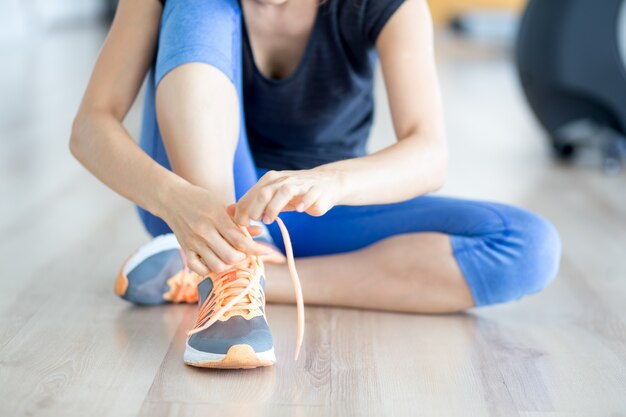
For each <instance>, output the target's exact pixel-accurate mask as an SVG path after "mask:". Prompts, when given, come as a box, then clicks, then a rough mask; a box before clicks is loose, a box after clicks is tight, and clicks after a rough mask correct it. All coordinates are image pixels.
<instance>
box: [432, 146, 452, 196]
mask: <svg viewBox="0 0 626 417" xmlns="http://www.w3.org/2000/svg"><path fill="white" fill-rule="evenodd" d="M433 159H434V160H435V161H436V162H435V165H434V167H433V168H434V169H433V173H432V177H431V190H430V192H435V191H439V190H440V189H441V188H443V186H444V185H445V183H446V180H447V179H448V149H447V147H446V146H445V144H442V145H439V146H437V149H436V151H435V157H434V158H433Z"/></svg>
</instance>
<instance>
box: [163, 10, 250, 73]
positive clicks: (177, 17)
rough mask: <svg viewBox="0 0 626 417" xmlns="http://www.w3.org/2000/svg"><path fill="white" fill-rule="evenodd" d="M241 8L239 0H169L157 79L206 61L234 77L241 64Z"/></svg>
mask: <svg viewBox="0 0 626 417" xmlns="http://www.w3.org/2000/svg"><path fill="white" fill-rule="evenodd" d="M240 61H241V8H240V6H239V3H238V1H237V0H211V1H204V0H168V1H167V2H166V5H165V9H164V10H163V16H162V18H161V31H160V35H159V47H158V51H157V58H156V71H155V83H156V84H157V85H158V84H159V82H160V81H161V79H162V78H163V77H164V76H165V75H166V74H168V73H169V72H170V71H172V70H173V69H175V68H177V67H179V66H181V65H184V64H188V63H192V62H198V63H206V64H209V65H212V66H214V67H216V68H217V69H219V70H220V71H221V72H223V73H224V74H225V75H226V76H227V77H228V78H229V79H230V80H231V81H233V82H234V80H235V79H237V78H238V77H239V75H240V74H239V71H240V66H241V62H240Z"/></svg>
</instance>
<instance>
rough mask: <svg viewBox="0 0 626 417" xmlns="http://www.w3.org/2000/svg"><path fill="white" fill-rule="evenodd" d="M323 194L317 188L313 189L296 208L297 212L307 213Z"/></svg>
mask: <svg viewBox="0 0 626 417" xmlns="http://www.w3.org/2000/svg"><path fill="white" fill-rule="evenodd" d="M321 195H322V192H321V190H320V189H319V188H317V187H311V189H310V190H309V191H308V192H307V193H306V194H305V195H304V196H303V197H302V201H300V203H298V205H297V206H296V211H299V212H305V211H307V210H308V209H309V208H310V207H311V206H312V205H313V204H315V202H316V201H317V200H319V199H320V197H321Z"/></svg>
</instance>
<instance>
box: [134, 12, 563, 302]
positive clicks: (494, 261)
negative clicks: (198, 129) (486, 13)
mask: <svg viewBox="0 0 626 417" xmlns="http://www.w3.org/2000/svg"><path fill="white" fill-rule="evenodd" d="M190 62H202V63H206V64H209V65H212V66H214V67H216V68H218V69H219V70H221V71H223V72H224V74H226V75H227V76H228V77H229V78H230V80H231V81H232V82H233V84H234V85H235V86H236V88H237V91H238V93H239V97H240V100H242V89H241V79H242V55H241V13H240V9H239V5H238V3H237V0H213V1H204V0H168V1H167V2H166V7H165V10H164V13H163V18H162V23H161V34H160V40H159V49H158V54H157V59H156V63H155V66H154V68H153V69H152V71H151V73H150V76H149V79H148V84H147V93H146V100H145V109H144V118H143V125H142V135H141V141H140V142H141V146H142V148H143V149H144V150H145V151H146V152H147V153H148V154H149V155H151V156H152V157H153V158H154V159H155V160H156V161H157V162H158V163H160V164H161V165H163V166H165V167H167V168H169V162H168V160H167V155H166V153H165V149H164V147H163V142H162V140H161V136H160V133H159V129H158V126H157V120H156V116H155V109H154V95H155V94H154V93H155V90H156V88H157V86H158V83H159V81H160V80H161V79H162V78H163V77H164V76H166V74H167V73H168V72H170V71H171V70H172V69H174V68H176V67H178V66H180V65H183V64H185V63H190ZM241 107H243V106H241ZM241 120H242V126H241V129H240V132H241V133H240V136H239V139H238V146H237V151H236V154H235V161H234V167H233V170H234V177H235V186H236V195H237V198H240V197H241V196H242V195H243V194H244V193H245V192H246V191H247V190H248V189H249V188H250V187H251V186H252V185H253V184H254V183H255V182H256V181H257V179H258V178H259V177H260V176H261V175H262V174H263V173H264V170H263V169H261V168H258V167H255V165H254V162H253V159H252V155H251V153H250V149H249V147H248V143H247V138H246V132H245V127H244V124H243V120H244V115H243V114H242V117H241ZM139 214H140V217H141V220H142V221H143V223H144V225H145V227H146V229H147V230H148V231H149V232H150V233H151V234H152V235H153V236H156V235H160V234H164V233H169V232H171V230H170V228H169V227H168V226H167V225H166V224H165V222H163V220H161V219H159V218H157V217H155V216H153V215H151V214H150V213H148V212H146V211H145V210H143V209H141V208H139ZM281 218H282V219H283V221H284V222H285V224H286V225H287V227H288V229H289V231H290V234H291V238H292V240H293V246H294V252H295V255H296V256H297V257H304V256H318V255H327V254H335V253H340V252H348V251H354V250H357V249H361V248H363V247H365V246H368V245H371V244H373V243H375V242H378V241H380V240H382V239H385V238H388V237H391V236H395V235H400V234H405V233H420V232H439V233H444V234H447V235H450V239H451V244H452V248H453V253H454V256H455V258H456V260H457V262H458V264H459V267H460V269H461V271H462V272H463V274H464V276H465V279H466V280H467V283H468V285H469V287H470V289H471V292H472V295H473V297H474V302H475V304H476V305H477V306H484V305H490V304H496V303H502V302H506V301H511V300H515V299H519V298H521V297H523V296H525V295H527V294H532V293H535V292H538V291H540V290H541V289H543V288H544V287H545V286H546V285H547V284H548V283H549V282H550V281H551V280H552V279H553V278H554V276H555V275H556V273H557V270H558V265H559V260H560V253H561V243H560V240H559V236H558V233H557V231H556V230H555V228H554V227H553V226H552V225H551V224H550V223H549V222H547V221H546V220H545V219H543V218H542V217H540V216H538V215H537V214H534V213H532V212H530V211H527V210H524V209H521V208H516V207H512V206H509V205H505V204H499V203H494V202H485V201H473V200H464V199H458V198H449V197H441V196H430V195H426V196H421V197H417V198H413V199H411V200H408V201H405V202H402V203H396V204H383V205H370V206H358V207H348V206H337V207H334V208H333V209H331V210H330V211H329V212H328V213H327V214H325V215H324V216H322V217H312V216H309V215H307V214H305V213H296V212H290V213H282V214H281ZM269 230H270V233H271V235H272V237H273V238H274V240H275V242H276V243H277V245H278V246H279V248H280V249H281V250H284V247H283V242H282V238H281V234H280V231H279V230H278V227H277V225H276V223H274V224H272V225H270V226H269ZM404 250H405V251H406V256H421V254H420V253H414V252H412V249H411V248H409V247H407V248H405V249H404Z"/></svg>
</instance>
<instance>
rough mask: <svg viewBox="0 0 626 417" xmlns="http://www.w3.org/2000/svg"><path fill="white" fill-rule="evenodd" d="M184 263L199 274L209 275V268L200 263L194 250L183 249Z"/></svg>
mask: <svg viewBox="0 0 626 417" xmlns="http://www.w3.org/2000/svg"><path fill="white" fill-rule="evenodd" d="M185 264H186V265H187V267H189V269H191V270H192V271H193V272H195V273H196V274H198V275H200V276H206V275H209V269H208V268H207V266H206V265H205V264H204V263H202V261H201V260H200V258H199V257H198V255H197V254H196V253H195V252H194V251H191V250H186V251H185Z"/></svg>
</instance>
